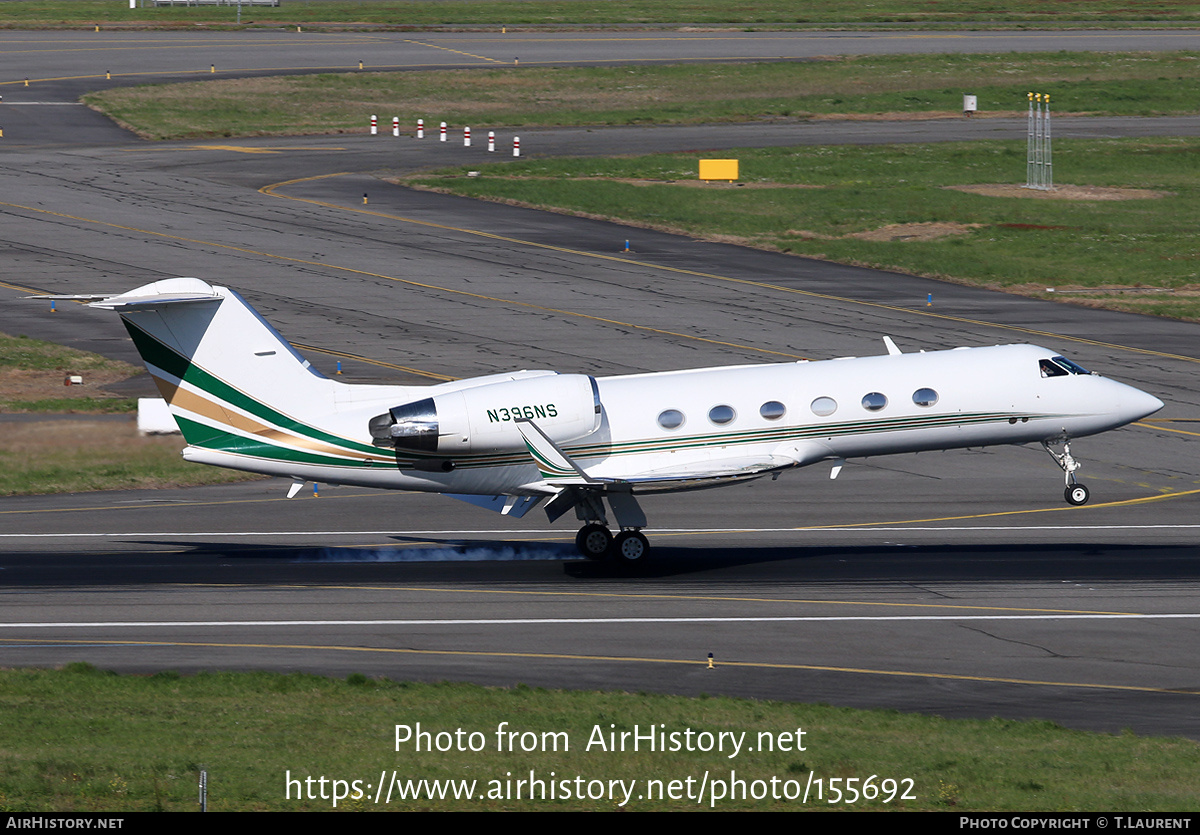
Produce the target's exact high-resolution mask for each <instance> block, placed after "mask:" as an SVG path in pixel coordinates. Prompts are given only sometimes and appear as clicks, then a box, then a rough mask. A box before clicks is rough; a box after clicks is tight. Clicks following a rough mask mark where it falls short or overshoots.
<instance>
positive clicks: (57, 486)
mask: <svg viewBox="0 0 1200 835" xmlns="http://www.w3.org/2000/svg"><path fill="white" fill-rule="evenodd" d="M141 371H142V369H141V368H139V367H137V366H134V365H130V364H129V363H125V362H121V361H120V360H113V359H108V358H107V357H102V356H100V355H98V354H91V353H88V352H85V351H77V350H75V349H73V348H67V347H64V346H62V345H56V344H54V343H53V342H44V341H42V340H39V339H30V338H29V337H25V336H6V335H4V334H0V412H6V413H10V414H11V413H24V414H41V415H44V418H43V419H41V420H33V421H20V422H5V423H4V424H2V426H3V428H2V429H0V496H13V495H29V494H34V493H73V492H79V491H83V490H117V489H135V488H156V487H184V486H193V485H198V484H221V483H225V482H230V481H245V480H247V479H251V478H258V476H255V475H251V474H248V473H240V472H237V471H234V470H224V469H221V468H219V467H206V466H204V465H202V464H190V463H188V462H186V461H184V460H183V458H181V457H180V454H179V453H180V451H181V450H182V449H183V447H184V443H183V439H182V438H181V437H180V436H165V437H146V438H143V437H141V436H139V435H138V433H137V426H136V423H135V421H134V415H133V413H134V412H136V411H137V400H136V399H135V398H129V397H118V396H113V395H108V394H106V392H105V391H104V386H105V385H111V384H112V383H116V382H120V381H123V380H125V379H127V378H129V377H131V376H133V375H135V374H138V373H141ZM67 374H78V375H80V376H82V377H83V380H84V384H83V385H82V386H63V384H62V381H63V377H64V376H65V375H67ZM66 412H70V413H77V414H78V413H82V414H114V413H116V414H127V415H128V418H129V419H128V420H127V421H118V422H112V421H98V420H96V421H93V420H87V419H83V420H56V419H54V417H53V416H54V415H55V414H58V413H66Z"/></svg>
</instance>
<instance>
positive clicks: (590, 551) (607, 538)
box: [575, 523, 613, 560]
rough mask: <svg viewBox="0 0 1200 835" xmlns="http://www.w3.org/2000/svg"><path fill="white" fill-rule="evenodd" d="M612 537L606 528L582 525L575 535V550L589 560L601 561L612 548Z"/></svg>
mask: <svg viewBox="0 0 1200 835" xmlns="http://www.w3.org/2000/svg"><path fill="white" fill-rule="evenodd" d="M612 544H613V535H612V533H611V532H610V531H609V530H608V528H606V527H604V526H603V525H597V524H595V523H593V524H591V525H584V526H583V527H582V528H580V529H579V533H577V534H575V550H577V551H579V553H580V554H582V555H583V556H585V557H587V558H588V559H589V560H602V559H604V558H605V557H606V556H608V551H609V549H610V548H612Z"/></svg>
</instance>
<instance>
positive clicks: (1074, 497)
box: [1063, 484, 1092, 506]
mask: <svg viewBox="0 0 1200 835" xmlns="http://www.w3.org/2000/svg"><path fill="white" fill-rule="evenodd" d="M1063 495H1064V496H1065V497H1066V499H1067V504H1073V505H1076V506H1078V505H1081V504H1087V501H1088V499H1090V498H1091V497H1092V493H1091V491H1090V490H1088V489H1087V488H1086V487H1084V486H1083V485H1082V484H1071V485H1069V486H1068V487H1067V490H1066V492H1065V493H1064V494H1063Z"/></svg>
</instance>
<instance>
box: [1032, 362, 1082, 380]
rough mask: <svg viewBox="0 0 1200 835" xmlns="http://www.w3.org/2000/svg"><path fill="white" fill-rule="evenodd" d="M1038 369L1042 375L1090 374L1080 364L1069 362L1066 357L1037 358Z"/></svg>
mask: <svg viewBox="0 0 1200 835" xmlns="http://www.w3.org/2000/svg"><path fill="white" fill-rule="evenodd" d="M1038 370H1040V371H1041V373H1042V376H1043V377H1066V376H1067V375H1068V374H1091V373H1092V372H1090V371H1088V370H1087V369H1086V368H1084V367H1083V366H1082V365H1080V364H1079V363H1076V362H1071V361H1070V360H1069V359H1067V358H1066V357H1051V358H1049V359H1042V360H1038Z"/></svg>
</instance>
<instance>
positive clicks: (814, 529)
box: [0, 524, 1200, 539]
mask: <svg viewBox="0 0 1200 835" xmlns="http://www.w3.org/2000/svg"><path fill="white" fill-rule="evenodd" d="M1194 528H1200V524H1196V525H938V526H928V525H927V526H916V525H887V526H868V525H863V526H857V525H852V526H849V527H820V526H810V527H796V528H738V527H734V526H730V527H726V528H654V529H652V532H653V533H660V534H689V533H694V534H720V533H725V534H741V533H806V532H811V533H859V532H862V533H879V532H893V533H894V532H904V531H1157V530H1191V529H1194ZM570 533H571V531H570V530H568V529H565V528H564V529H562V530H550V529H545V528H544V529H541V530H537V529H526V530H520V529H501V530H466V531H454V530H441V531H437V530H426V531H149V532H147V531H135V532H130V533H0V539H21V538H28V539H53V538H56V537H61V538H64V539H72V538H107V539H120V538H131V537H139V536H153V537H161V536H177V537H200V536H203V537H222V536H238V537H244V536H512V535H514V534H516V535H523V536H532V535H534V534H557V535H561V536H567V535H568V534H570Z"/></svg>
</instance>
